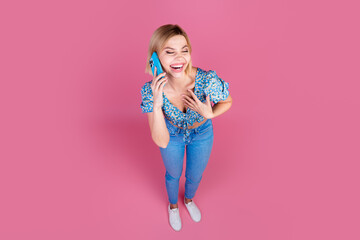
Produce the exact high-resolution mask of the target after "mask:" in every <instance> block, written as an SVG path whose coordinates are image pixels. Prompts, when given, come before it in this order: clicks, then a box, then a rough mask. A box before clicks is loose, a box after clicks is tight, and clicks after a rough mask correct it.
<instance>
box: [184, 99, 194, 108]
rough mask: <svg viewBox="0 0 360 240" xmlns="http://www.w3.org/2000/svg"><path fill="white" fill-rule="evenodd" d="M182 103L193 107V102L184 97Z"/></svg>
mask: <svg viewBox="0 0 360 240" xmlns="http://www.w3.org/2000/svg"><path fill="white" fill-rule="evenodd" d="M184 104H186V105H188V106H190V107H192V108H195V106H194V104H192V103H191V102H189V101H187V100H186V99H184Z"/></svg>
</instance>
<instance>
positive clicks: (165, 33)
mask: <svg viewBox="0 0 360 240" xmlns="http://www.w3.org/2000/svg"><path fill="white" fill-rule="evenodd" d="M176 35H182V36H184V37H185V39H186V42H187V44H188V46H189V53H190V54H191V52H192V48H191V44H190V40H189V37H188V35H187V34H186V32H185V31H184V30H183V29H182V28H181V27H180V26H179V25H177V24H166V25H162V26H161V27H159V28H158V29H156V30H155V31H154V33H153V35H152V36H151V39H150V43H149V49H148V56H147V59H146V68H145V73H149V74H150V75H151V76H153V74H152V71H151V67H150V64H149V60H150V58H151V55H152V54H153V52H157V53H159V51H160V50H161V49H162V48H163V47H165V43H166V42H167V41H168V40H169V39H170V38H171V37H173V36H176ZM191 69H192V61H190V62H189V64H188V66H187V68H186V69H185V74H186V75H189V74H190V73H191Z"/></svg>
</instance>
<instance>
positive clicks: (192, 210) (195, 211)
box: [184, 197, 201, 222]
mask: <svg viewBox="0 0 360 240" xmlns="http://www.w3.org/2000/svg"><path fill="white" fill-rule="evenodd" d="M184 203H185V197H184ZM185 206H186V208H187V210H188V212H189V214H190V217H191V218H192V220H194V221H195V222H200V220H201V212H200V210H199V208H198V207H197V206H196V204H195V203H194V200H192V201H191V202H189V203H185Z"/></svg>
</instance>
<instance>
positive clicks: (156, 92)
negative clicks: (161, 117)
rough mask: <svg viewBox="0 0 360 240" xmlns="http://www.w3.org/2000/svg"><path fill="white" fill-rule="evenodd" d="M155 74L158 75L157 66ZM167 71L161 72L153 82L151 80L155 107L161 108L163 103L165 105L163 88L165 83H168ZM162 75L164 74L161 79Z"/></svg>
mask: <svg viewBox="0 0 360 240" xmlns="http://www.w3.org/2000/svg"><path fill="white" fill-rule="evenodd" d="M154 72H155V73H154V76H156V74H157V69H156V67H155V70H154ZM165 75H166V72H163V73H161V74H159V75H158V76H156V77H154V78H153V80H152V82H151V90H152V92H153V99H154V101H153V104H154V105H153V108H154V109H161V107H162V105H163V94H162V93H163V88H164V85H165V83H167V76H165ZM162 76H164V77H163V78H162V79H161V80H159V79H160V78H161V77H162Z"/></svg>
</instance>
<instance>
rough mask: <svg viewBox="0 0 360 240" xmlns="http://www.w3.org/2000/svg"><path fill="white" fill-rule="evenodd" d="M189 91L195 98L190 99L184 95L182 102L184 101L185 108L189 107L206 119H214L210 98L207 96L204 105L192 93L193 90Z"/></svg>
mask: <svg viewBox="0 0 360 240" xmlns="http://www.w3.org/2000/svg"><path fill="white" fill-rule="evenodd" d="M188 91H189V92H190V94H191V96H192V97H193V98H190V97H189V96H186V95H184V94H183V95H182V100H183V101H184V104H185V107H189V108H191V109H192V110H194V111H196V112H198V113H199V114H200V115H202V116H203V117H204V118H208V119H210V118H213V117H214V113H213V110H212V106H211V103H210V98H209V96H206V102H205V103H203V102H201V101H200V100H199V99H198V98H197V97H196V95H195V93H194V92H193V91H191V89H188Z"/></svg>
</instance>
